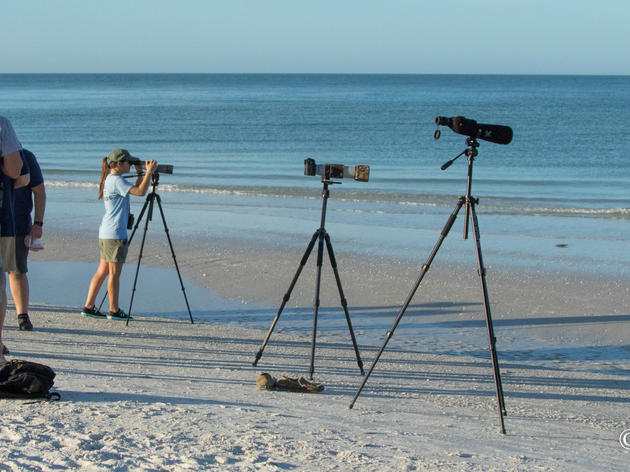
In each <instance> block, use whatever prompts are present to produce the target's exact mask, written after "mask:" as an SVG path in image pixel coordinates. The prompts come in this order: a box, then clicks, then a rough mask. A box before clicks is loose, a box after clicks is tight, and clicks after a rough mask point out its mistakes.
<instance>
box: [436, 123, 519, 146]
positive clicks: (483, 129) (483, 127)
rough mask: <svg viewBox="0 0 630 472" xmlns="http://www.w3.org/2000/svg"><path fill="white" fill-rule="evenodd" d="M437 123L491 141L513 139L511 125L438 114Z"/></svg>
mask: <svg viewBox="0 0 630 472" xmlns="http://www.w3.org/2000/svg"><path fill="white" fill-rule="evenodd" d="M435 124H436V125H438V126H440V125H441V126H448V127H449V128H451V129H452V130H453V131H455V132H456V133H457V134H463V135H464V136H470V137H471V138H479V139H483V140H485V141H490V142H491V143H497V144H509V143H510V141H512V128H510V127H509V126H503V125H488V124H484V123H477V122H476V121H475V120H469V119H468V118H465V117H463V116H454V117H452V118H446V117H445V116H436V117H435Z"/></svg>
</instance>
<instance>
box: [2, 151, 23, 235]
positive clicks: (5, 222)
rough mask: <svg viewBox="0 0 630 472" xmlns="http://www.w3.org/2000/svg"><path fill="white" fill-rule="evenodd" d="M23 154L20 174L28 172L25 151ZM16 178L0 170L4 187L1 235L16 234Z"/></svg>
mask: <svg viewBox="0 0 630 472" xmlns="http://www.w3.org/2000/svg"><path fill="white" fill-rule="evenodd" d="M20 155H21V156H22V171H21V173H20V175H24V174H28V173H29V167H28V162H27V161H26V158H25V156H24V153H22V152H21V151H20ZM14 184H15V180H14V179H12V178H11V177H8V176H7V175H5V174H4V172H0V186H1V187H2V208H0V236H15V235H16V233H15V189H14V188H13V185H14Z"/></svg>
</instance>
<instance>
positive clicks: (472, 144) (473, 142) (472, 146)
mask: <svg viewBox="0 0 630 472" xmlns="http://www.w3.org/2000/svg"><path fill="white" fill-rule="evenodd" d="M466 146H468V147H467V148H466V149H464V150H463V151H462V152H460V153H459V154H458V155H457V156H455V157H454V158H453V159H451V160H449V161H446V162H445V163H444V164H442V167H440V169H442V170H446V169H448V168H449V167H451V165H452V164H453V162H455V161H456V160H457V159H459V158H460V157H461V156H463V155H464V154H466V156H468V159H469V160H471V159H472V160H474V159H475V157H477V154H479V152H478V151H477V148H478V147H479V142H478V141H477V139H475V138H471V137H468V138H466Z"/></svg>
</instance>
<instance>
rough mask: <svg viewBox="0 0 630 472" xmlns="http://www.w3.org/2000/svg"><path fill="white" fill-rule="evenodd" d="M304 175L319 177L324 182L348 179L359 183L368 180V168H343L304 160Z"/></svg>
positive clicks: (312, 160)
mask: <svg viewBox="0 0 630 472" xmlns="http://www.w3.org/2000/svg"><path fill="white" fill-rule="evenodd" d="M304 175H319V176H321V177H322V178H323V179H324V180H330V179H343V178H344V177H349V178H352V179H354V180H357V181H359V182H367V181H368V180H369V178H370V166H365V165H362V166H344V165H343V164H316V163H315V160H314V159H310V158H308V159H304Z"/></svg>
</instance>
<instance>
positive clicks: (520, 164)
mask: <svg viewBox="0 0 630 472" xmlns="http://www.w3.org/2000/svg"><path fill="white" fill-rule="evenodd" d="M0 114H2V115H5V116H7V117H8V118H10V119H11V120H12V122H13V124H14V126H15V128H16V130H17V132H18V135H19V137H20V139H21V141H22V143H23V144H24V146H25V147H27V148H28V149H30V150H32V151H33V152H35V153H36V155H37V156H38V158H39V160H40V163H41V165H42V168H43V170H44V174H45V177H46V179H47V183H48V188H49V191H48V194H49V210H48V215H47V220H51V219H54V221H55V224H59V225H66V226H68V228H69V229H72V228H74V227H76V228H78V227H81V226H85V225H93V226H94V227H96V226H97V225H98V221H99V220H100V218H101V215H102V203H101V202H98V201H96V197H95V195H96V185H97V182H98V178H99V171H100V159H101V158H102V157H103V156H105V155H107V154H108V153H109V151H110V150H111V149H113V148H115V147H123V148H127V149H129V150H130V151H131V152H132V153H133V154H135V155H137V156H139V157H141V158H146V159H157V160H158V161H159V162H160V163H165V164H173V165H174V166H175V173H174V174H173V175H163V176H161V179H160V184H159V186H158V190H159V191H160V193H161V195H162V198H163V202H164V205H165V210H166V214H167V217H168V220H169V227H170V228H171V231H172V232H173V233H174V234H175V236H176V237H186V238H191V239H192V240H213V239H215V240H217V241H219V240H221V241H223V243H225V241H226V238H227V240H230V241H232V242H233V243H234V244H245V245H250V246H251V245H253V246H255V245H263V246H264V245H269V246H273V247H282V246H284V245H291V246H293V247H297V246H302V245H303V246H305V245H306V243H307V242H308V240H309V239H310V235H311V234H312V233H313V231H314V230H315V229H316V228H317V227H318V225H319V217H320V209H321V188H322V184H321V181H320V178H319V177H307V176H304V175H303V161H304V159H305V158H308V157H310V158H313V159H315V160H316V161H317V162H318V163H327V162H332V163H341V164H345V165H348V166H350V165H356V164H367V165H369V166H370V168H371V175H370V181H369V182H367V183H361V182H355V181H352V180H349V179H344V180H343V181H342V184H341V185H334V186H333V187H332V188H331V194H330V201H329V204H328V213H327V218H328V219H327V229H328V231H329V233H330V234H331V237H332V240H333V243H334V245H335V249H336V250H337V251H340V250H342V251H352V252H358V253H361V254H364V255H366V256H369V255H378V256H394V257H405V258H410V259H413V260H418V261H423V260H424V259H425V258H426V256H427V255H428V251H429V250H430V249H431V247H432V246H433V244H434V243H435V240H436V239H437V237H438V235H439V232H440V230H441V228H442V226H443V225H444V223H445V221H446V218H447V217H448V215H449V214H450V213H451V211H452V209H453V207H454V206H455V204H456V202H457V197H458V196H459V195H461V194H463V193H464V192H465V186H466V170H467V166H466V160H465V158H460V159H459V160H458V161H457V162H456V163H455V164H454V165H453V166H451V167H450V168H449V169H448V170H446V171H441V170H440V166H441V165H442V164H443V163H444V162H445V161H447V160H449V159H451V158H453V157H454V156H456V155H457V154H459V153H460V152H461V151H463V150H464V149H465V148H466V145H465V137H464V136H461V135H458V134H455V133H453V132H452V131H451V130H449V129H448V128H443V129H442V137H441V139H440V140H438V141H434V139H433V132H434V131H435V128H436V127H435V124H434V118H435V116H436V115H442V116H455V115H464V116H466V117H468V118H471V119H475V120H477V121H478V122H481V123H492V124H501V125H508V126H511V127H512V128H513V130H514V139H513V141H512V142H511V143H510V144H508V145H499V144H494V143H490V142H487V141H483V140H481V141H480V147H479V155H478V156H477V158H476V160H475V164H474V175H473V187H472V190H473V194H474V195H475V196H477V197H478V198H479V199H480V203H479V207H478V212H479V221H480V226H481V233H482V246H483V249H484V256H485V259H486V264H487V265H488V266H492V265H509V266H512V267H513V266H519V267H522V268H523V269H527V270H540V269H545V270H551V271H572V272H576V271H577V272H585V273H594V274H608V275H615V276H629V275H630V270H629V269H628V268H629V267H630V250H629V249H630V244H629V239H630V236H629V234H630V190H629V185H628V184H629V182H630V178H629V176H630V159H629V158H628V149H630V131H628V123H630V77H593V76H466V75H177V74H175V75H168V74H167V75H162V74H156V75H0ZM141 203H142V200H139V199H138V200H137V203H136V204H137V205H138V208H139V206H140V204H141ZM463 220H464V215H463V212H462V215H461V216H460V218H459V219H458V223H457V224H456V225H455V226H454V228H453V230H452V232H451V236H449V238H447V242H445V245H444V246H443V249H442V250H441V253H440V257H442V258H445V259H448V260H451V261H462V260H464V258H466V260H468V257H469V256H470V257H473V248H472V242H471V241H463V240H462V234H461V226H462V223H463ZM95 237H96V230H95Z"/></svg>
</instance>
